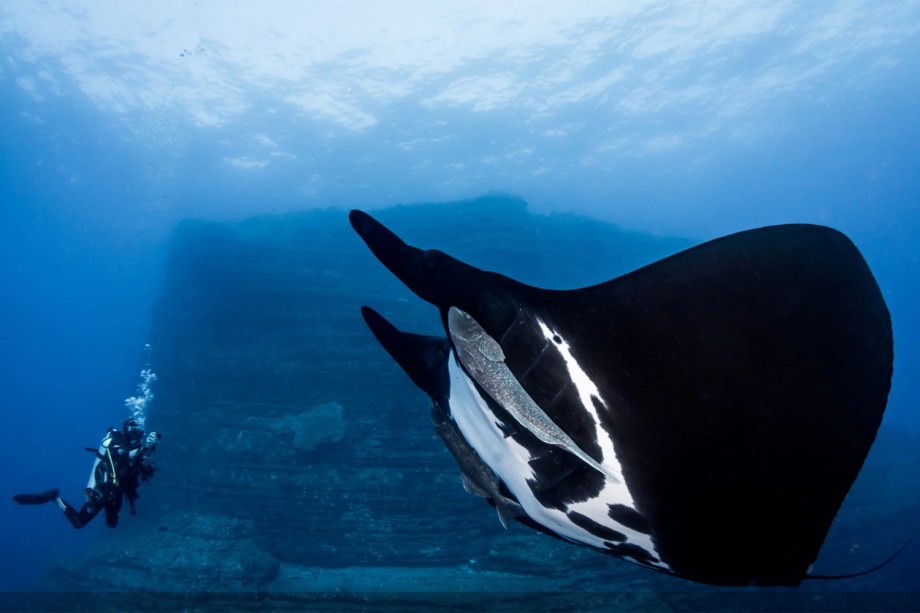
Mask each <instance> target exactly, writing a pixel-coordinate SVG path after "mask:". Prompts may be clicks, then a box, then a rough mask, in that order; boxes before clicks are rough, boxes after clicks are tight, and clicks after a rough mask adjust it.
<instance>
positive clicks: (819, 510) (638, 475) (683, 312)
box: [350, 211, 893, 586]
mask: <svg viewBox="0 0 920 613" xmlns="http://www.w3.org/2000/svg"><path fill="white" fill-rule="evenodd" d="M350 220H351V224H352V226H353V227H354V229H355V230H356V231H357V233H358V234H359V235H360V236H361V238H362V239H363V240H364V242H365V243H367V246H368V247H369V248H370V250H371V251H372V252H373V253H374V255H375V256H376V257H377V258H378V259H379V260H380V261H381V262H382V263H383V265H384V266H386V267H387V268H388V269H389V270H390V271H391V272H392V273H393V274H394V275H396V276H397V277H398V278H399V279H400V280H401V281H402V282H403V283H405V284H406V285H407V286H408V287H409V289H411V290H412V291H413V292H414V293H415V294H417V295H418V296H419V297H421V298H422V299H424V300H426V301H428V302H430V303H431V304H433V305H435V306H436V307H437V308H438V310H439V311H440V314H441V320H442V323H443V325H444V329H445V331H446V337H432V336H421V335H417V334H410V333H406V332H401V331H399V330H398V329H396V328H395V327H394V326H393V325H391V324H390V323H389V322H387V321H386V320H385V319H383V317H381V316H380V315H379V314H378V313H376V312H375V311H373V310H372V309H370V308H368V307H364V308H363V309H362V313H363V315H364V318H365V321H366V322H367V324H368V325H369V327H370V329H371V331H372V332H373V333H374V335H375V336H376V338H377V339H378V340H379V342H380V343H381V344H382V345H383V347H384V348H385V349H386V351H387V352H388V353H389V354H390V355H391V356H392V357H393V358H394V359H395V360H396V361H397V362H398V363H399V365H400V366H401V367H402V368H403V369H404V370H405V371H406V373H407V374H408V375H409V376H410V377H411V378H412V380H413V382H415V384H416V385H417V386H418V387H419V388H421V389H422V390H423V391H425V392H426V393H427V394H428V395H429V396H431V399H432V417H433V419H434V422H435V428H436V431H437V432H438V434H439V435H440V436H441V438H442V439H443V440H444V442H445V444H446V445H447V447H448V448H449V450H450V451H451V453H452V454H453V455H454V456H455V457H456V459H457V461H458V463H459V465H460V468H461V473H462V477H463V482H464V485H465V486H466V487H467V489H468V490H469V491H471V492H474V493H477V494H479V495H481V496H483V497H484V498H486V499H487V500H488V501H489V502H490V503H491V504H493V505H494V506H495V507H496V509H497V510H498V513H499V517H500V518H501V520H502V523H503V524H507V521H508V520H509V519H515V520H518V521H520V522H521V523H524V524H526V525H528V526H531V527H533V528H535V529H538V530H540V531H543V532H546V533H549V534H552V535H555V536H558V537H560V538H562V539H565V540H567V541H571V542H574V543H579V544H582V545H586V546H589V547H592V548H594V549H596V550H599V551H602V552H604V553H607V554H610V555H613V556H616V557H620V558H623V559H626V560H629V561H631V562H634V563H637V564H640V565H642V566H646V567H649V568H653V569H655V570H658V571H662V572H665V573H669V574H673V575H676V576H679V577H683V578H686V579H690V580H693V581H699V582H705V583H712V584H718V585H789V586H794V585H798V584H799V583H800V582H801V581H802V580H803V579H804V578H806V577H807V576H809V575H808V573H809V570H810V567H811V565H812V563H813V562H814V561H815V559H816V558H817V556H818V552H819V550H820V548H821V545H822V543H823V541H824V538H825V536H826V535H827V532H828V530H829V528H830V525H831V522H832V521H833V519H834V516H835V514H836V513H837V510H838V509H839V508H840V505H841V504H842V502H843V499H844V497H845V496H846V494H847V492H848V491H849V489H850V486H851V485H852V483H853V481H854V480H855V478H856V476H857V474H858V473H859V470H860V468H861V466H862V464H863V461H864V460H865V458H866V455H867V454H868V452H869V448H870V447H871V445H872V442H873V441H874V439H875V436H876V432H877V430H878V427H879V424H880V422H881V419H882V415H883V413H884V410H885V405H886V402H887V397H888V390H889V387H890V383H891V374H892V362H893V350H892V335H891V320H890V317H889V314H888V309H887V307H886V306H885V302H884V300H883V298H882V295H881V292H880V291H879V288H878V285H877V284H876V282H875V279H874V278H873V276H872V273H871V272H870V271H869V268H868V266H867V265H866V263H865V261H864V260H863V258H862V256H861V255H860V253H859V251H858V250H857V249H856V247H855V246H854V245H853V243H852V242H850V240H849V239H847V238H846V237H845V236H844V235H843V234H841V233H839V232H837V231H835V230H832V229H830V228H826V227H822V226H814V225H798V224H797V225H780V226H773V227H766V228H760V229H755V230H750V231H746V232H740V233H738V234H732V235H730V236H726V237H723V238H719V239H716V240H713V241H710V242H707V243H704V244H701V245H699V246H697V247H693V248H691V249H688V250H686V251H683V252H680V253H678V254H676V255H673V256H670V257H668V258H665V259H663V260H660V261H658V262H655V263H653V264H650V265H648V266H645V267H644V268H640V269H639V270H636V271H635V272H632V273H630V274H627V275H624V276H622V277H618V278H615V279H612V280H610V281H607V282H606V283H601V284H599V285H594V286H591V287H586V288H582V289H576V290H567V291H557V290H546V289H540V288H536V287H531V286H528V285H525V284H523V283H520V282H518V281H515V280H514V279H510V278H508V277H505V276H503V275H501V274H496V273H493V272H487V271H483V270H480V269H477V268H475V267H473V266H470V265H467V264H464V263H463V262H461V261H459V260H457V259H454V258H452V257H450V256H449V255H447V254H445V253H442V252H440V251H435V250H428V251H425V250H421V249H418V248H415V247H412V246H409V245H407V244H405V243H404V242H403V241H402V240H400V239H399V237H397V236H396V235H395V234H393V233H392V232H390V231H389V230H387V229H386V228H385V227H384V226H383V225H381V224H380V223H379V222H377V221H376V220H374V219H373V218H372V217H370V216H369V215H367V214H365V213H362V212H360V211H352V212H351V214H350Z"/></svg>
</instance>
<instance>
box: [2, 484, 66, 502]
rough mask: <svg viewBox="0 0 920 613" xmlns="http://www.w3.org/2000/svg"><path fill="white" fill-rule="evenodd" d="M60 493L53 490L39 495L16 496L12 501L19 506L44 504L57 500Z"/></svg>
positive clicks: (57, 490)
mask: <svg viewBox="0 0 920 613" xmlns="http://www.w3.org/2000/svg"><path fill="white" fill-rule="evenodd" d="M60 493H61V490H59V489H57V488H55V489H53V490H48V491H47V492H42V493H41V494H16V495H15V496H13V500H15V501H16V502H18V503H19V504H45V503H46V502H51V501H52V500H54V499H55V498H57V497H58V495H59V494H60Z"/></svg>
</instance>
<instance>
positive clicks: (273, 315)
mask: <svg viewBox="0 0 920 613" xmlns="http://www.w3.org/2000/svg"><path fill="white" fill-rule="evenodd" d="M375 214H376V215H377V216H378V218H379V219H380V220H381V221H383V222H384V223H385V224H387V225H389V226H390V227H392V228H393V229H394V230H396V231H397V232H398V233H399V234H400V236H401V237H403V238H404V239H405V240H406V241H407V242H409V243H410V244H414V245H417V246H420V247H423V248H437V249H440V250H442V251H446V252H448V253H450V254H451V255H454V256H456V257H458V258H460V259H463V260H465V261H467V262H469V263H471V264H473V265H476V266H479V267H481V268H486V269H490V270H494V271H497V272H501V273H504V274H507V275H509V276H513V277H515V278H517V279H519V280H521V281H524V282H527V283H531V284H536V285H541V286H544V287H556V288H570V287H578V286H583V285H587V284H591V283H597V282H600V281H604V280H606V279H608V278H610V277H613V276H616V275H619V274H624V273H626V272H629V271H630V270H633V269H635V268H637V267H639V266H641V265H643V264H645V263H649V262H652V261H654V260H656V259H659V258H661V257H664V256H666V255H669V254H671V253H674V252H676V251H678V250H680V249H682V248H685V247H687V246H689V243H688V242H687V241H683V240H677V239H663V238H656V237H652V236H648V235H642V234H634V233H628V232H624V231H622V230H620V229H618V228H616V227H615V226H612V225H608V224H603V223H600V222H596V221H590V220H587V219H581V218H576V217H569V216H545V215H534V214H531V213H530V212H529V211H528V209H527V206H526V204H525V203H524V202H523V201H521V200H519V199H516V198H511V197H507V196H501V195H490V196H486V197H483V198H479V199H476V200H471V201H465V202H458V203H452V204H438V205H412V206H400V207H394V208H391V209H386V210H382V211H378V212H376V213H375ZM362 304H369V305H372V306H373V307H374V308H375V309H377V310H379V311H380V312H381V313H382V314H383V315H384V316H386V317H387V318H388V319H390V320H391V321H393V322H394V323H395V324H396V325H398V326H399V327H401V328H404V329H407V330H410V331H414V332H420V333H430V334H432V333H441V330H440V328H439V322H438V316H437V312H436V310H435V309H434V307H432V306H430V305H428V304H426V303H424V302H423V301H422V300H420V299H418V298H417V297H415V296H414V295H412V294H411V293H410V292H409V291H408V290H407V289H406V288H404V287H403V286H402V285H401V284H400V283H399V282H398V281H397V280H395V279H394V278H393V277H392V275H390V274H389V273H388V272H387V271H386V270H385V269H384V268H383V267H382V266H381V265H380V264H379V263H378V262H377V261H376V259H375V258H374V257H373V256H372V255H371V254H370V253H369V252H368V251H367V249H366V247H365V246H364V244H363V243H362V242H361V241H360V239H359V238H358V237H357V236H356V235H355V234H354V233H353V232H352V230H351V228H350V226H349V224H348V221H347V212H346V211H343V210H324V211H310V212H304V213H299V214H291V215H286V216H277V217H265V218H257V219H251V220H247V221H244V222H240V223H235V224H215V223H203V222H192V221H189V222H185V223H183V224H181V225H180V226H179V227H178V228H177V230H176V232H175V235H174V238H173V244H172V249H171V256H170V258H169V262H168V265H167V267H166V269H165V271H164V274H163V279H162V291H161V293H160V298H159V300H158V301H157V303H156V305H155V309H154V318H153V325H152V329H151V333H150V344H151V345H152V347H153V353H152V367H153V369H154V370H155V371H156V373H157V374H158V377H159V378H158V381H157V383H156V401H155V403H154V404H153V406H152V407H151V410H150V414H149V423H150V426H151V427H152V428H154V429H156V430H158V431H160V432H162V433H163V440H162V444H161V445H160V448H159V449H158V451H157V456H158V457H157V462H158V464H159V465H160V471H159V473H158V474H157V475H156V476H155V478H154V479H153V480H152V481H151V482H150V483H149V484H147V485H145V486H144V487H142V489H141V492H140V493H141V500H140V501H139V503H138V515H137V516H136V517H125V518H123V520H122V525H121V526H120V527H119V528H118V530H115V531H111V532H107V533H106V534H105V536H104V538H103V540H102V542H101V543H100V544H99V546H98V548H97V549H96V550H95V551H92V552H89V553H88V554H87V556H86V557H85V558H81V559H76V560H69V561H65V562H62V563H61V564H60V565H59V566H58V568H57V569H56V571H55V572H54V574H53V576H52V577H51V584H52V585H53V586H54V587H55V588H56V589H71V590H87V589H93V590H106V589H108V590H117V591H134V590H144V591H149V590H151V589H154V590H165V591H171V592H182V591H202V590H205V591H230V592H232V591H240V590H270V591H282V592H288V591H297V590H299V589H309V586H311V585H312V586H314V587H315V586H319V587H318V588H317V589H335V586H336V585H337V586H339V588H341V586H342V585H345V586H352V587H353V585H352V584H355V585H359V586H360V585H361V583H360V582H358V583H355V582H354V581H353V580H352V582H351V583H349V582H348V580H346V579H341V581H340V582H339V583H334V582H333V583H329V582H328V581H329V580H328V578H329V577H339V576H340V575H339V574H336V573H340V574H341V577H345V576H346V575H347V576H348V577H351V578H352V579H354V577H356V576H362V577H365V578H367V577H370V578H372V579H373V580H374V581H376V582H377V583H374V585H377V584H378V583H379V584H380V585H382V586H391V587H393V586H395V587H399V586H400V585H401V586H402V587H403V588H404V589H445V590H455V589H462V588H463V586H467V587H469V586H470V585H479V586H482V585H492V586H493V587H494V586H499V589H501V587H502V586H503V587H504V589H524V590H533V589H535V585H537V584H539V585H540V586H542V587H543V588H545V589H559V590H578V589H580V588H592V589H596V588H597V587H598V577H604V578H605V579H604V581H606V582H609V584H610V585H615V586H617V589H621V590H622V589H624V588H629V589H633V588H634V589H637V590H646V591H648V590H649V589H653V588H654V587H655V586H656V585H660V584H658V583H656V582H658V581H665V582H674V581H677V580H673V579H670V578H667V577H660V576H658V575H655V573H650V572H648V571H645V570H642V569H638V568H635V567H633V566H632V565H630V564H627V563H625V562H620V561H617V560H613V559H610V558H606V557H604V556H602V555H599V554H597V553H595V552H592V551H588V550H586V549H581V548H578V547H573V546H570V545H567V544H564V543H561V542H557V541H555V540H554V539H551V538H548V537H545V536H543V535H539V534H537V533H535V532H533V531H531V530H528V529H526V528H524V527H522V526H518V525H512V526H511V528H510V529H509V530H507V531H506V530H503V529H502V528H501V525H500V524H499V521H498V518H497V517H496V515H495V513H494V511H492V510H491V509H490V508H489V507H488V506H487V505H486V504H485V503H484V502H483V501H482V500H480V499H478V498H476V497H474V496H471V495H468V494H466V493H465V492H464V490H463V487H462V486H461V482H460V479H459V472H458V470H457V468H456V466H455V464H454V462H453V459H452V458H451V457H450V455H449V454H448V452H447V451H446V450H445V449H444V447H443V445H442V444H441V442H440V441H439V440H438V439H437V437H436V435H435V434H434V431H433V429H432V426H431V422H430V418H429V407H428V399H427V397H426V396H425V395H424V394H423V393H422V392H420V391H419V390H417V389H416V388H415V387H414V386H413V385H412V383H411V382H410V381H409V379H408V378H407V377H406V376H405V375H404V373H403V372H402V371H401V370H400V369H399V367H398V366H397V365H396V364H395V363H394V362H393V361H392V360H391V359H390V358H389V356H387V355H386V354H385V352H384V351H383V349H381V348H380V347H379V346H378V345H377V343H376V342H375V341H374V339H373V337H372V336H371V334H370V332H369V331H368V330H367V329H366V327H365V325H364V322H363V321H362V319H361V315H360V306H361V305H362ZM883 457H884V456H883ZM897 457H899V458H900V456H897ZM871 459H872V456H870V463H869V464H867V469H866V470H867V471H870V472H871V471H876V472H877V473H878V474H876V475H875V476H874V478H875V479H877V480H882V481H884V479H886V478H888V477H886V475H888V476H890V475H891V474H893V471H889V470H887V469H885V470H882V469H881V468H878V467H876V466H875V465H874V464H872V461H871ZM900 461H901V460H892V462H900ZM914 486H916V484H914ZM913 491H914V494H913V498H912V499H911V498H908V500H913V503H911V504H913V506H912V507H910V508H911V509H914V510H916V509H918V508H920V504H918V503H917V500H918V496H917V494H916V487H915V489H914V490H913ZM892 495H896V494H892ZM875 499H876V498H874V497H873V496H869V495H863V498H862V500H865V504H867V505H871V504H872V501H873V500H875ZM872 508H873V512H880V510H879V509H878V508H877V507H872ZM847 517H848V518H847V519H846V521H847V522H850V523H849V524H847V526H846V527H844V530H850V531H851V532H853V533H855V532H857V531H858V530H859V524H860V521H861V520H860V519H859V518H858V517H857V516H856V515H851V516H847ZM886 545H887V543H882V544H880V545H879V547H880V549H881V548H883V547H884V546H886ZM832 547H836V548H837V549H838V550H839V552H838V553H839V554H840V555H841V556H842V555H844V554H845V551H844V549H845V548H846V543H845V542H844V541H838V544H833V545H832ZM872 553H873V554H874V553H875V551H873V552H872ZM872 559H876V558H872ZM310 569H312V570H310ZM316 569H324V570H323V572H324V574H323V577H325V578H326V579H323V580H320V579H318V578H317V577H318V575H317V572H318V571H317V570H316ZM348 569H364V570H363V571H359V572H357V573H355V572H352V571H349V570H348ZM374 569H376V570H374ZM380 569H390V570H388V571H381V570H380ZM406 569H415V570H413V571H411V572H409V571H407V570H406ZM425 569H427V570H425ZM444 569H451V570H450V571H449V572H445V571H444ZM457 569H460V570H459V571H458V570H457ZM342 573H344V574H342ZM349 573H350V574H349ZM464 573H468V574H466V575H465V574H464ZM509 573H510V574H509ZM512 575H513V576H512ZM525 576H532V577H541V578H542V579H539V580H535V581H530V582H526V581H525V582H521V581H518V582H515V580H514V578H513V577H518V578H520V577H525ZM406 577H415V583H411V582H410V583H405V581H406V579H405V578H406ZM473 577H475V580H474V579H473ZM400 578H402V579H400ZM323 581H326V582H325V583H324V582H323ZM400 581H403V582H402V583H400ZM394 582H396V583H394ZM490 582H491V583H490ZM680 585H681V587H686V586H687V584H686V583H681V584H680ZM330 586H332V587H330ZM275 604H277V603H275ZM641 604H642V605H649V606H654V608H661V607H662V606H663V605H661V603H660V602H658V601H655V602H643V603H641ZM640 608H641V606H640ZM665 608H666V607H665Z"/></svg>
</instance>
